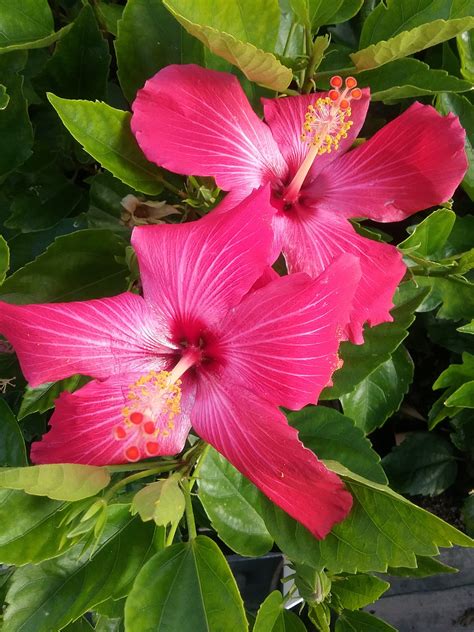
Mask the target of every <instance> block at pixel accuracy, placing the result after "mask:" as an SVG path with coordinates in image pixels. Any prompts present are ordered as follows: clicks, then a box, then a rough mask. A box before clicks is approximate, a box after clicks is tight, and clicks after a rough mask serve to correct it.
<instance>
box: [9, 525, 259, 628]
mask: <svg viewBox="0 0 474 632" xmlns="http://www.w3.org/2000/svg"><path fill="white" fill-rule="evenodd" d="M125 628H126V630H127V632H143V631H144V630H147V631H149V632H152V631H158V630H162V631H163V632H164V631H165V630H179V631H180V632H197V630H199V631H201V630H202V631H203V632H204V630H206V631H209V632H211V631H212V630H216V631H217V630H232V631H233V632H234V631H235V632H246V631H247V630H248V624H247V620H246V618H245V612H244V607H243V602H242V598H241V597H240V594H239V591H238V589H237V585H236V583H235V580H234V578H233V576H232V573H231V571H230V568H229V566H228V564H227V562H226V559H225V558H224V556H223V554H222V552H221V551H220V549H219V547H218V546H217V544H215V543H214V542H213V541H212V540H210V539H209V538H206V537H204V536H198V537H197V538H195V539H193V540H191V541H190V542H182V543H179V544H174V545H173V546H170V547H168V548H166V549H164V550H163V551H160V552H159V553H157V554H156V555H154V556H153V557H152V558H151V559H150V560H149V562H147V564H145V566H144V567H143V568H142V569H141V571H140V572H139V574H138V576H137V578H136V580H135V583H134V585H133V588H132V590H131V592H130V595H129V596H128V599H127V602H126V605H125ZM5 632H8V630H6V631H5Z"/></svg>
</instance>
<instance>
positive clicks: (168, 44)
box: [115, 0, 181, 101]
mask: <svg viewBox="0 0 474 632" xmlns="http://www.w3.org/2000/svg"><path fill="white" fill-rule="evenodd" d="M180 30H181V27H180V26H179V24H178V23H177V22H176V20H174V19H173V18H172V16H171V15H170V13H169V11H167V10H166V9H165V7H164V6H163V4H162V2H161V0H129V2H127V4H126V6H125V9H124V12H123V15H122V19H121V20H120V22H119V24H118V37H117V39H116V40H115V51H116V53H117V64H118V77H119V79H120V85H121V86H122V90H123V93H124V94H125V96H126V97H127V99H128V100H129V101H131V100H132V99H134V98H135V94H136V92H137V90H138V89H139V88H141V87H143V85H144V83H145V81H146V80H147V79H149V78H150V77H152V76H153V75H154V74H155V73H156V72H158V70H160V68H163V67H164V66H167V65H168V64H171V63H178V62H179V61H180V59H179V48H178V47H179V39H180V38H179V31H180Z"/></svg>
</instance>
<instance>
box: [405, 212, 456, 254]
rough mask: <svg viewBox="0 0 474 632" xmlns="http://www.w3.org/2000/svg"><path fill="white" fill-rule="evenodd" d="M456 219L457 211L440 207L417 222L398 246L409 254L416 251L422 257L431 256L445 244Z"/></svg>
mask: <svg viewBox="0 0 474 632" xmlns="http://www.w3.org/2000/svg"><path fill="white" fill-rule="evenodd" d="M455 221H456V213H454V212H453V211H450V210H449V209H447V208H440V209H438V210H437V211H434V212H433V213H431V214H430V215H428V217H426V218H425V219H423V220H422V221H421V222H420V223H419V224H417V225H416V226H415V228H414V230H413V232H412V233H411V234H410V236H409V237H407V238H406V239H405V240H404V241H402V242H401V243H400V244H399V245H398V248H399V249H400V250H402V251H403V252H406V253H407V254H408V256H410V253H413V252H416V254H417V255H420V256H421V257H430V256H432V255H434V254H435V253H436V252H437V251H438V250H440V249H441V248H442V247H443V246H444V245H445V243H446V241H447V240H448V237H449V235H450V234H451V231H452V229H453V226H454V222H455Z"/></svg>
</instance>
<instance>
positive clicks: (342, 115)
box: [283, 76, 362, 204]
mask: <svg viewBox="0 0 474 632" xmlns="http://www.w3.org/2000/svg"><path fill="white" fill-rule="evenodd" d="M330 84H331V88H332V89H331V90H330V91H329V92H328V95H327V96H326V97H324V98H323V97H321V98H319V99H318V100H317V101H316V103H314V104H311V105H310V106H309V107H308V111H307V112H306V115H305V120H304V123H303V128H302V133H301V140H302V142H304V143H307V144H308V145H309V150H308V153H307V154H306V157H305V159H304V160H303V162H302V163H301V165H300V167H299V169H298V171H297V172H296V175H295V176H294V178H293V180H292V181H291V182H290V184H289V185H288V188H287V189H286V192H285V195H284V196H283V199H284V202H286V203H288V204H292V203H293V202H295V201H296V199H297V198H298V194H299V192H300V190H301V187H302V186H303V183H304V181H305V179H306V176H307V175H308V172H309V170H310V169H311V166H312V164H313V162H314V161H315V159H316V157H317V156H320V155H322V154H325V153H331V151H332V150H337V149H338V148H339V142H340V140H341V139H342V138H346V137H347V132H348V131H349V129H350V128H351V126H352V121H351V120H350V117H351V114H352V112H351V108H350V103H351V101H352V100H353V99H354V100H357V99H360V98H361V96H362V91H361V90H360V88H357V87H356V86H357V81H356V80H355V79H354V77H347V79H346V82H345V88H344V90H343V91H342V92H341V91H340V88H341V87H342V84H343V81H342V78H341V77H339V76H335V77H332V79H331V81H330Z"/></svg>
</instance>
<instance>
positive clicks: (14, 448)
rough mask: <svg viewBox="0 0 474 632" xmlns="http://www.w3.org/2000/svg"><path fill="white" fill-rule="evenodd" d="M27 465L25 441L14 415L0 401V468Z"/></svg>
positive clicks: (6, 405) (1, 400)
mask: <svg viewBox="0 0 474 632" xmlns="http://www.w3.org/2000/svg"><path fill="white" fill-rule="evenodd" d="M27 463H28V459H27V458H26V448H25V441H24V439H23V435H22V433H21V430H20V428H19V426H18V423H17V420H16V419H15V415H14V414H13V413H12V411H11V410H10V407H9V406H8V404H7V403H6V402H5V401H4V400H3V399H0V466H2V467H3V466H5V465H8V466H21V465H26V464H27ZM0 471H1V469H0Z"/></svg>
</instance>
